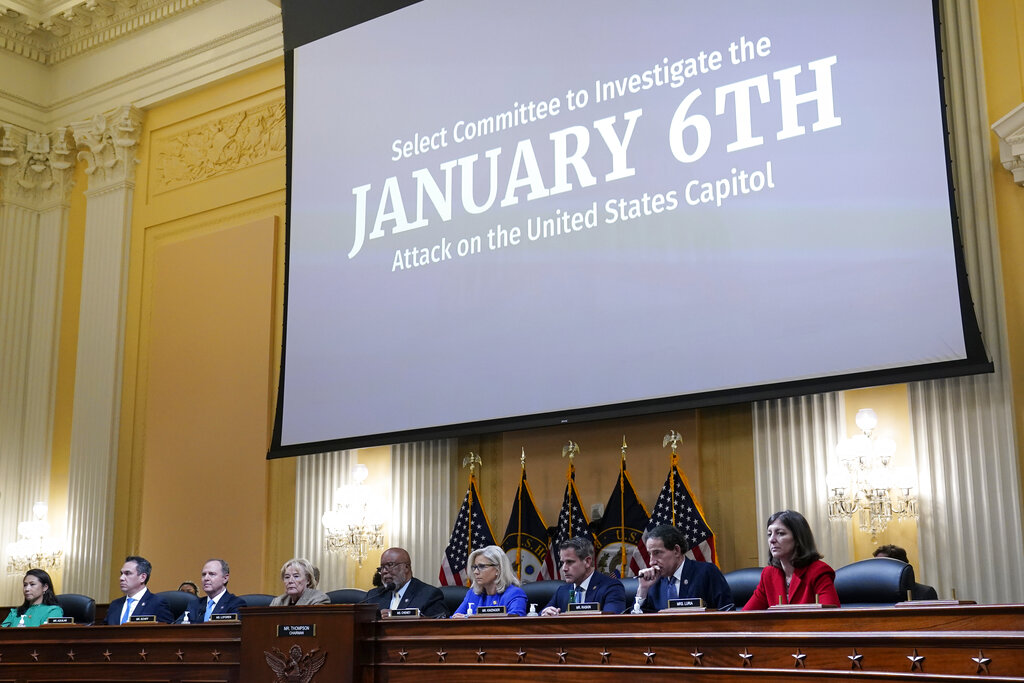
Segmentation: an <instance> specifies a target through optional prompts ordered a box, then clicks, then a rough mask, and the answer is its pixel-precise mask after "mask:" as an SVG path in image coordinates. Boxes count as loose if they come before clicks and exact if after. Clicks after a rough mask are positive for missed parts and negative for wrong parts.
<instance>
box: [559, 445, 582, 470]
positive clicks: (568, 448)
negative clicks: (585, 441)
mask: <svg viewBox="0 0 1024 683" xmlns="http://www.w3.org/2000/svg"><path fill="white" fill-rule="evenodd" d="M579 454H580V445H579V444H578V443H576V442H575V441H570V442H569V443H567V444H565V445H564V446H562V457H563V458H564V457H567V456H568V458H569V464H570V465H571V464H572V459H573V458H575V457H576V456H577V455H579Z"/></svg>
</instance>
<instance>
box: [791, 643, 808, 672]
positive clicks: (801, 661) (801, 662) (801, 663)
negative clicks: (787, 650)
mask: <svg viewBox="0 0 1024 683" xmlns="http://www.w3.org/2000/svg"><path fill="white" fill-rule="evenodd" d="M790 657H792V658H793V659H794V660H796V661H795V663H794V665H793V666H794V668H796V669H804V668H806V664H807V662H806V661H805V660H806V659H807V655H805V654H804V653H803V652H800V648H797V649H796V653H795V654H792V655H790Z"/></svg>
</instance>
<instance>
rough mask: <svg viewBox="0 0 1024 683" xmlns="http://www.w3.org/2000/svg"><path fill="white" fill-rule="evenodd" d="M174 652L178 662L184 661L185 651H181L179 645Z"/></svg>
mask: <svg viewBox="0 0 1024 683" xmlns="http://www.w3.org/2000/svg"><path fill="white" fill-rule="evenodd" d="M174 654H175V655H177V656H178V661H179V662H184V661H185V653H184V652H183V651H182V649H181V648H180V647H179V648H178V651H177V652H175V653H174Z"/></svg>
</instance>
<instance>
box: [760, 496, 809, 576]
mask: <svg viewBox="0 0 1024 683" xmlns="http://www.w3.org/2000/svg"><path fill="white" fill-rule="evenodd" d="M775 522H782V525H783V526H784V527H786V528H787V529H789V532H790V533H791V534H793V566H794V567H797V568H800V567H806V566H807V565H809V564H810V563H811V562H814V561H815V560H820V559H821V558H822V557H823V556H822V554H821V553H819V552H818V546H816V545H815V544H814V534H813V533H811V525H810V524H808V523H807V520H806V519H804V516H803V515H801V514H800V513H799V512H796V511H794V510H780V511H779V512H776V513H775V514H774V515H772V516H771V517H769V518H768V523H767V524H765V528H768V527H770V526H771V525H772V524H774V523H775ZM770 555H771V553H769V556H770ZM768 564H770V565H771V566H773V567H778V568H779V569H782V563H781V562H779V561H778V560H776V559H775V558H774V557H770V559H769V560H768Z"/></svg>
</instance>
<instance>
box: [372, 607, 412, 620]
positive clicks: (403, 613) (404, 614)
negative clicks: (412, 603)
mask: <svg viewBox="0 0 1024 683" xmlns="http://www.w3.org/2000/svg"><path fill="white" fill-rule="evenodd" d="M381 617H383V618H384V619H419V618H420V608H419V607H402V608H400V609H393V610H390V611H388V612H387V613H382V614H381Z"/></svg>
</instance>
